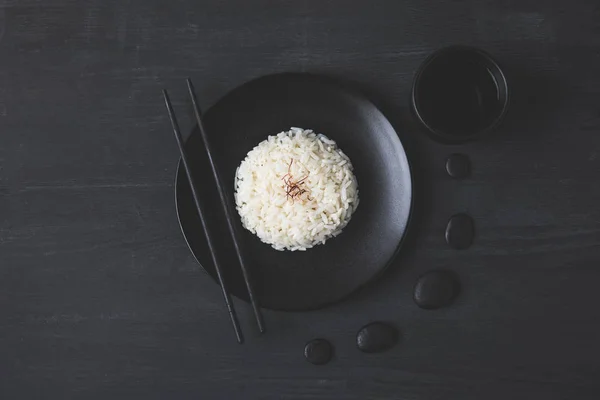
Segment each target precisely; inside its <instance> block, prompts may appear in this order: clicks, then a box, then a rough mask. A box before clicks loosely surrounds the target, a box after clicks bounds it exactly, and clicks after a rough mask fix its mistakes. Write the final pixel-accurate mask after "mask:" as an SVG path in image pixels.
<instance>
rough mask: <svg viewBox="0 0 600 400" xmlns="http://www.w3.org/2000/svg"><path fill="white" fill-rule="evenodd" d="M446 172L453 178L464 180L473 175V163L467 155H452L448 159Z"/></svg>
mask: <svg viewBox="0 0 600 400" xmlns="http://www.w3.org/2000/svg"><path fill="white" fill-rule="evenodd" d="M446 172H448V175H450V176H451V177H453V178H456V179H463V178H466V177H468V176H469V175H471V161H470V160H469V157H468V156H467V155H465V154H451V155H450V156H449V157H448V158H447V159H446Z"/></svg>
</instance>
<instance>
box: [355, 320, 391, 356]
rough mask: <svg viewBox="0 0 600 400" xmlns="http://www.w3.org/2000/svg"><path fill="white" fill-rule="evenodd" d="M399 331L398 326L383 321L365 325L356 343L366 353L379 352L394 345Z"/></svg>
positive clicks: (357, 336)
mask: <svg viewBox="0 0 600 400" xmlns="http://www.w3.org/2000/svg"><path fill="white" fill-rule="evenodd" d="M398 337H399V333H398V330H397V329H396V328H394V327H393V326H390V325H388V324H385V323H383V322H372V323H370V324H368V325H365V326H363V327H362V328H360V330H359V331H358V334H357V335H356V345H357V346H358V349H359V350H360V351H363V352H365V353H379V352H382V351H385V350H388V349H391V348H392V347H394V345H395V344H396V343H397V342H398Z"/></svg>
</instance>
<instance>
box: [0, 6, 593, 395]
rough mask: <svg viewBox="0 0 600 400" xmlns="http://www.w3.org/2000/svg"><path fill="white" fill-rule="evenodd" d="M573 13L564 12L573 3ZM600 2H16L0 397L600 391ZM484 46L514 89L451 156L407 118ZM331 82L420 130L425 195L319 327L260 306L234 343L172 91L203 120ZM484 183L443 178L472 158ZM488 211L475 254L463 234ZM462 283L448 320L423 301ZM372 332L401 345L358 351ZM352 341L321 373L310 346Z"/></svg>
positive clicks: (2, 140) (8, 23) (5, 24)
mask: <svg viewBox="0 0 600 400" xmlns="http://www.w3.org/2000/svg"><path fill="white" fill-rule="evenodd" d="M552 3H554V4H552ZM598 21H600V7H599V6H598V2H597V1H594V0H587V1H586V0H573V1H570V2H537V1H533V0H525V1H517V0H511V1H499V0H485V1H478V2H453V1H436V2H423V1H418V0H407V1H404V2H394V1H378V0H374V1H369V2H348V1H342V0H322V1H319V2H309V1H306V0H302V1H287V0H286V1H279V2H271V1H266V0H260V1H242V0H235V1H229V2H225V1H216V0H213V1H183V0H172V1H168V2H167V1H159V0H127V1H100V0H81V1H75V0H18V1H17V0H4V1H0V32H2V35H1V37H0V60H1V61H0V398H2V399H30V398H31V399H39V398H47V399H68V398H85V399H96V398H98V399H108V398H111V399H137V398H145V399H154V398H156V399H159V398H160V399H163V398H173V399H175V398H176V399H192V398H193V399H196V398H201V399H207V400H208V399H357V400H358V399H360V400H368V399H416V400H421V399H505V398H510V399H531V398H546V399H597V398H599V397H600V380H599V379H598V378H600V376H599V371H600V345H599V344H598V337H600V320H599V319H598V311H597V305H598V304H600V291H598V282H599V281H600V269H599V268H598V266H599V260H600V207H598V198H599V197H600V185H599V184H598V181H599V178H600V134H599V133H600V111H599V110H600V108H599V107H600V106H599V104H600V74H598V71H600V24H599V22H598ZM449 44H470V45H475V46H479V47H481V48H483V49H485V50H487V51H489V52H490V53H491V54H493V55H494V56H495V57H496V58H497V59H498V60H499V61H500V63H501V64H502V65H503V66H504V68H505V69H506V71H507V73H508V76H509V79H510V82H511V88H512V90H513V93H512V95H513V97H512V102H511V110H510V112H509V115H508V117H507V119H506V121H505V123H504V124H503V125H502V127H501V128H500V129H499V130H498V131H497V132H496V133H495V134H494V135H492V136H490V137H489V138H487V139H486V140H483V141H479V142H476V143H473V144H469V145H465V146H460V147H453V146H444V145H440V144H436V143H434V142H432V141H430V140H429V139H428V138H426V137H425V136H424V135H423V134H422V133H420V132H419V131H418V129H417V128H416V127H415V126H414V122H413V121H412V120H411V118H410V115H409V113H408V111H407V103H408V93H409V89H410V84H411V79H412V76H413V74H414V71H415V69H416V68H417V67H418V65H419V64H420V62H421V61H423V59H424V58H425V57H426V55H427V54H429V53H430V52H431V51H433V50H434V49H437V48H440V47H442V46H445V45H449ZM280 71H311V72H320V73H327V74H332V75H335V76H339V77H342V78H346V79H352V80H355V81H357V82H359V84H361V85H362V86H363V88H364V89H365V91H367V92H368V93H370V94H371V96H372V97H373V99H374V100H375V101H376V102H377V103H378V104H379V105H380V106H381V107H382V109H383V110H384V112H386V114H387V115H388V117H389V118H390V119H391V120H392V122H393V123H394V124H395V125H396V127H397V129H398V130H399V131H400V132H401V138H402V140H403V142H404V143H405V144H406V146H407V147H408V149H409V151H410V154H409V156H410V157H411V160H412V162H413V163H414V171H415V177H416V178H415V179H416V182H415V183H416V185H417V188H418V190H419V193H420V197H419V198H418V207H417V215H416V220H415V225H414V226H413V230H412V234H411V237H410V240H409V241H408V242H407V246H406V247H405V249H404V251H403V253H402V254H401V256H400V258H399V259H398V260H397V262H396V265H395V266H394V268H392V270H391V271H389V273H386V275H385V276H384V277H383V278H382V279H381V281H380V282H378V283H377V284H375V285H373V286H371V287H369V288H367V289H365V290H363V291H362V292H361V293H359V294H357V295H356V296H355V297H353V298H352V299H350V300H348V301H347V302H344V303H342V304H339V305H336V306H333V307H330V308H327V309H324V310H322V311H316V312H310V313H291V314H285V313H275V312H267V313H265V317H266V321H267V324H268V334H267V335H265V336H262V337H261V336H259V335H258V334H256V333H255V332H254V329H253V321H252V313H251V310H250V308H249V306H247V305H245V304H242V303H239V302H238V308H239V310H240V314H241V318H242V322H243V324H244V327H245V331H246V332H247V336H248V338H247V339H248V340H247V344H245V345H244V346H239V345H237V344H236V343H235V340H234V337H233V333H232V332H231V327H230V326H229V321H228V317H227V313H226V312H225V310H224V306H223V305H222V301H221V297H220V293H219V288H218V287H217V286H216V285H215V284H214V283H213V282H212V281H211V280H210V279H209V278H208V277H207V276H206V275H205V274H204V273H203V272H202V270H201V268H200V267H199V266H198V265H197V264H196V263H195V262H194V261H193V259H192V257H191V255H190V254H189V252H188V250H187V248H186V246H185V243H184V240H183V238H182V236H181V233H180V232H179V227H178V225H177V220H176V215H175V210H174V199H173V196H174V195H173V180H174V176H175V168H176V162H177V158H178V156H177V149H176V146H175V143H174V142H173V139H172V136H171V134H170V131H169V123H168V120H167V115H166V113H165V111H164V109H163V107H164V106H163V104H162V99H161V97H160V89H161V88H163V87H167V88H169V90H170V92H172V93H173V100H174V103H175V106H176V107H180V108H183V109H184V110H185V109H186V107H187V110H188V112H187V115H184V114H186V113H184V112H180V113H179V115H180V116H181V124H182V126H190V125H189V124H191V119H192V113H191V108H190V107H189V104H188V103H187V99H186V94H185V84H184V82H183V80H182V79H183V78H185V77H188V76H190V77H192V78H193V79H194V81H195V82H197V90H198V92H199V93H201V95H200V97H201V102H202V103H203V105H204V106H205V107H206V106H209V105H210V104H212V103H214V102H215V101H216V100H217V99H218V98H219V97H221V96H222V95H224V94H225V93H226V92H227V91H228V90H230V89H232V88H234V87H235V86H237V85H239V84H241V83H243V82H244V81H247V80H248V79H251V78H254V77H257V76H260V75H265V74H269V73H274V72H280ZM457 150H458V151H460V152H463V153H465V154H468V155H469V157H470V158H471V160H472V166H473V173H472V177H471V178H469V179H466V180H464V181H456V180H453V179H452V178H450V177H448V176H447V175H446V173H445V171H444V162H445V159H446V157H447V156H448V155H449V154H451V153H453V152H456V151H457ZM458 212H467V213H469V214H470V215H472V216H473V218H474V219H475V223H476V232H477V234H476V239H475V242H474V244H473V246H472V247H471V248H469V249H467V250H464V251H456V250H453V249H451V248H449V247H448V246H447V245H446V244H445V242H444V235H443V233H444V228H445V224H446V222H447V220H448V218H449V217H450V216H451V215H453V214H455V213H458ZM434 268H445V269H451V270H454V271H456V272H457V273H458V274H459V276H460V279H461V284H462V287H463V292H462V293H461V296H460V297H459V298H458V299H457V301H456V302H455V303H454V304H453V305H452V306H451V307H449V308H447V309H442V310H437V311H425V310H421V309H419V308H418V307H416V305H415V304H414V303H413V301H412V287H413V285H414V282H415V279H416V278H417V277H418V276H419V275H420V274H422V273H423V272H425V271H427V270H429V269H434ZM373 320H384V321H388V322H390V323H392V324H394V325H396V326H397V327H398V328H399V329H400V330H401V331H402V334H403V337H402V341H401V344H400V345H399V346H397V347H395V348H394V349H392V350H391V351H390V352H388V353H384V354H381V355H366V354H362V353H360V352H359V351H357V350H356V348H355V343H354V340H355V334H356V331H357V330H358V329H359V328H360V327H361V326H363V325H365V324H366V323H368V322H370V321H373ZM314 337H324V338H327V339H328V340H330V341H331V342H332V343H334V345H335V346H336V352H335V357H334V360H333V361H332V362H331V363H330V364H327V365H325V366H318V367H317V366H314V365H311V364H309V363H307V362H305V361H304V359H303V347H304V344H305V342H306V341H307V340H309V339H312V338H314Z"/></svg>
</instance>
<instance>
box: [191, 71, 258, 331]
mask: <svg viewBox="0 0 600 400" xmlns="http://www.w3.org/2000/svg"><path fill="white" fill-rule="evenodd" d="M187 85H188V91H189V92H190V98H191V99H192V104H193V105H194V114H195V115H196V122H197V123H198V129H199V130H200V136H202V141H203V142H204V148H205V149H206V153H207V154H208V161H209V162H210V168H211V169H212V173H213V177H214V179H215V182H216V184H217V190H218V191H219V197H220V198H221V204H223V209H224V211H225V217H226V219H227V226H228V228H229V234H230V235H231V240H233V245H234V248H235V253H236V254H237V258H238V261H239V263H240V268H241V269H242V274H243V275H244V283H245V284H246V289H247V290H248V297H249V298H250V303H251V304H252V310H253V311H254V317H255V318H256V323H257V325H258V329H259V331H260V332H261V333H264V332H265V324H264V320H263V317H262V313H261V311H260V307H259V305H258V301H257V300H256V295H255V294H254V289H253V286H252V281H251V279H250V274H249V273H248V268H247V267H246V263H245V262H244V257H243V256H242V251H241V250H240V244H239V240H238V238H237V233H236V229H235V225H234V223H233V216H232V215H231V210H230V207H229V203H228V202H227V198H226V196H225V190H223V185H222V184H221V179H220V178H219V174H218V172H217V168H216V166H215V162H214V160H213V156H212V151H211V147H210V143H209V142H208V136H207V135H206V130H205V129H204V124H203V123H202V118H201V113H200V107H199V106H198V101H197V99H196V91H195V90H194V85H193V84H192V81H191V79H190V78H188V79H187Z"/></svg>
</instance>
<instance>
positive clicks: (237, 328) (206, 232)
mask: <svg viewBox="0 0 600 400" xmlns="http://www.w3.org/2000/svg"><path fill="white" fill-rule="evenodd" d="M187 85H188V91H189V95H190V98H191V100H192V104H193V106H194V114H195V116H196V122H197V123H198V129H199V131H200V136H201V137H202V141H203V142H204V149H205V150H206V153H207V155H208V161H209V163H210V168H211V170H212V173H213V177H214V179H215V182H216V186H217V190H218V192H219V197H220V199H221V204H222V205H223V210H224V212H225V217H226V219H227V226H228V228H229V233H230V235H231V239H232V240H233V245H234V248H235V252H236V254H237V257H238V261H239V263H240V268H241V269H242V274H243V276H244V283H245V284H246V289H247V290H248V296H249V297H250V303H251V304H252V310H253V312H254V317H255V318H256V323H257V325H258V329H259V330H260V332H261V333H264V332H265V325H264V321H263V318H262V314H261V311H260V307H259V305H258V302H257V300H256V296H255V294H254V290H253V288H252V283H251V281H250V275H249V274H248V269H247V268H246V264H245V262H244V258H243V256H242V252H241V250H240V246H239V241H238V239H237V236H236V232H235V226H234V223H233V217H232V215H231V210H230V207H229V206H228V204H227V200H226V197H225V191H224V190H223V186H222V185H221V181H220V179H219V174H218V172H217V168H216V165H215V162H214V159H213V155H212V151H211V148H210V144H209V142H208V137H207V135H206V131H205V130H204V124H203V123H202V118H201V113H200V107H199V106H198V102H197V99H196V92H195V90H194V85H193V84H192V81H191V80H190V79H189V78H188V79H187ZM163 96H164V98H165V104H166V105H167V111H168V112H169V118H170V119H171V125H172V126H173V133H174V134H175V140H176V141H177V146H178V147H179V152H180V154H181V160H182V161H183V166H184V168H185V172H186V174H187V177H188V181H189V183H190V188H191V189H192V194H193V197H194V204H195V205H196V210H197V211H198V216H199V217H200V222H201V225H202V229H203V230H204V236H205V237H206V241H207V242H208V249H209V250H210V255H211V258H212V261H213V264H214V265H215V269H216V271H217V278H218V280H219V284H220V285H221V290H222V292H223V298H224V299H225V306H226V307H227V311H228V312H229V316H230V318H231V323H232V324H233V329H234V331H235V335H236V338H237V341H238V342H239V343H243V342H244V335H243V334H242V329H241V328H240V323H239V320H238V317H237V314H236V312H235V308H234V307H233V302H232V300H231V295H230V293H229V289H228V286H227V283H226V282H225V279H224V276H223V270H222V268H221V264H219V261H218V259H217V254H216V252H215V245H214V242H213V240H212V237H211V235H210V233H209V230H208V226H207V224H206V218H205V215H206V213H205V212H204V211H203V210H202V206H201V205H200V196H199V191H198V189H197V186H196V182H195V181H194V177H193V174H192V170H191V166H190V163H189V160H188V155H187V153H186V151H185V148H184V144H183V139H182V138H181V132H180V130H179V124H178V123H177V119H176V118H175V112H174V111H173V106H172V105H171V100H170V99H169V94H168V93H167V91H166V90H163Z"/></svg>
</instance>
